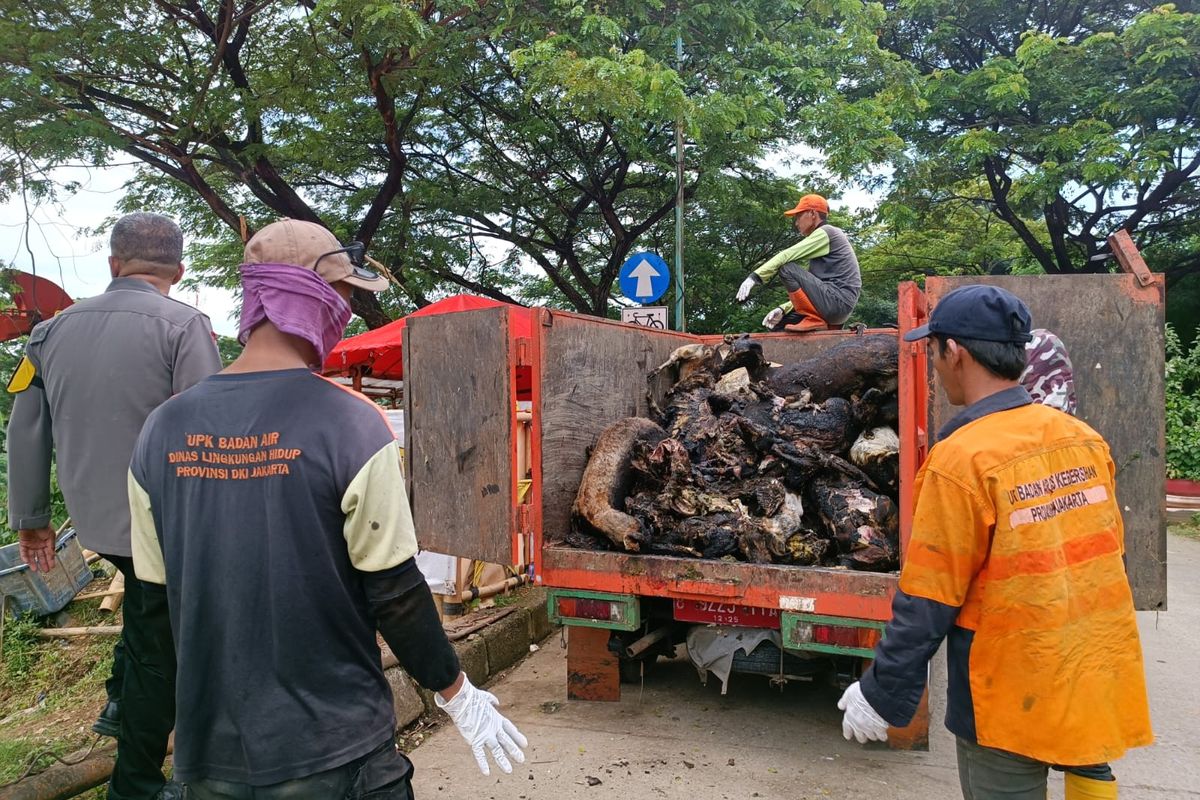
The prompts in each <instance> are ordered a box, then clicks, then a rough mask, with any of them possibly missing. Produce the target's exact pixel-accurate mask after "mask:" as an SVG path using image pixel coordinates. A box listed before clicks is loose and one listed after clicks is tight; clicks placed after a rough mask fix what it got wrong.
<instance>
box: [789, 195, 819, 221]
mask: <svg viewBox="0 0 1200 800" xmlns="http://www.w3.org/2000/svg"><path fill="white" fill-rule="evenodd" d="M805 211H816V212H818V213H821V214H828V213H829V203H828V202H827V201H826V200H825V198H824V197H821V195H819V194H806V195H804V197H801V198H800V202H799V203H796V207H795V208H793V209H792V210H790V211H785V212H783V213H784V216H788V217H794V216H795V215H797V214H802V213H804V212H805Z"/></svg>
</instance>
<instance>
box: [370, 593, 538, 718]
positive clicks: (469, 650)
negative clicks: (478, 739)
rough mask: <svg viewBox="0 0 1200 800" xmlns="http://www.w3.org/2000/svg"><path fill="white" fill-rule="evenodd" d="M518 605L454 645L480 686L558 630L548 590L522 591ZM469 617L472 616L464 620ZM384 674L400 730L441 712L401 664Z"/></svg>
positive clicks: (466, 667) (515, 604) (471, 675)
mask: <svg viewBox="0 0 1200 800" xmlns="http://www.w3.org/2000/svg"><path fill="white" fill-rule="evenodd" d="M514 606H515V607H516V610H515V611H513V612H510V613H509V614H507V615H506V616H504V617H503V618H501V619H498V620H496V621H495V622H494V623H491V624H489V625H487V626H486V627H485V628H482V629H481V630H479V631H476V632H474V633H471V634H469V635H468V636H467V637H466V638H464V639H461V640H459V641H457V642H454V643H453V644H454V649H455V651H456V652H457V653H458V660H459V661H460V662H461V664H462V668H463V672H465V673H467V677H468V678H470V679H471V683H473V684H475V685H476V686H483V685H484V684H486V683H487V682H488V681H489V680H491V679H492V678H493V677H495V676H496V675H498V674H499V673H501V672H503V671H504V670H506V669H508V668H509V667H511V666H513V665H514V664H516V663H518V662H519V661H521V659H523V658H525V657H526V656H527V655H529V645H531V644H536V643H538V642H540V641H542V640H543V639H545V638H546V637H547V636H549V635H550V634H551V633H553V632H554V630H555V628H554V626H552V625H551V624H550V619H549V617H548V616H547V614H546V590H545V589H539V588H536V587H525V588H522V589H519V590H518V592H517V594H516V599H515V602H514ZM469 618H470V616H469V615H468V616H467V617H464V618H463V619H469ZM390 655H391V654H390V653H388V652H386V650H385V653H384V657H385V663H387V661H392V660H393V659H392V658H388V656H390ZM384 675H385V676H386V677H387V680H388V684H390V685H391V687H392V695H393V697H394V705H395V710H396V729H397V730H400V729H401V728H405V727H407V726H409V725H411V724H412V723H413V722H415V721H416V720H417V719H419V718H420V717H421V716H422V715H424V714H432V713H435V712H437V713H441V712H440V711H439V709H438V707H437V705H435V704H434V702H433V692H431V691H429V690H428V689H425V688H424V687H421V686H419V685H417V683H416V682H415V681H414V680H413V679H412V678H410V677H409V676H408V674H407V673H406V672H405V671H404V670H403V669H402V668H401V667H400V666H399V665H393V666H390V667H388V668H387V669H385V670H384Z"/></svg>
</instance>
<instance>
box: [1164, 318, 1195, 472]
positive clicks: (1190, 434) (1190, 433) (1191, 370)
mask: <svg viewBox="0 0 1200 800" xmlns="http://www.w3.org/2000/svg"><path fill="white" fill-rule="evenodd" d="M1166 341H1167V378H1166V398H1167V477H1169V478H1183V479H1185V480H1191V481H1200V338H1198V339H1196V340H1195V341H1193V342H1192V345H1191V347H1190V348H1185V347H1183V346H1182V345H1181V344H1180V341H1179V336H1178V335H1177V334H1176V333H1175V330H1174V329H1173V328H1172V327H1171V326H1169V325H1168V326H1167V337H1166Z"/></svg>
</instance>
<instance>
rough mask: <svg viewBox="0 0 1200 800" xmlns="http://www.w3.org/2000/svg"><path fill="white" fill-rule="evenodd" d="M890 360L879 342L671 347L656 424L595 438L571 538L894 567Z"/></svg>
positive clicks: (620, 427) (682, 552) (895, 479)
mask: <svg viewBox="0 0 1200 800" xmlns="http://www.w3.org/2000/svg"><path fill="white" fill-rule="evenodd" d="M897 364H898V359H897V340H896V338H895V337H894V336H889V335H886V334H879V335H856V336H852V337H847V338H846V339H844V340H842V341H841V342H840V343H838V344H836V345H834V346H832V347H829V348H826V349H825V350H823V351H821V352H820V353H819V354H817V355H815V356H813V357H812V358H809V359H807V360H804V361H799V362H796V363H792V364H786V365H778V364H770V363H768V362H767V361H766V360H765V359H764V358H763V352H762V346H761V344H760V343H759V342H756V341H754V340H753V339H751V338H750V337H749V336H742V337H739V338H736V339H735V338H731V337H727V338H726V340H725V342H724V343H723V344H721V345H717V346H709V345H701V344H694V345H686V346H684V347H681V348H679V349H678V350H676V351H675V352H674V353H673V354H672V355H671V358H670V360H669V361H667V362H666V363H665V364H663V365H662V366H660V367H659V368H658V369H657V370H655V371H654V372H653V373H652V374H651V375H650V376H649V382H650V386H651V391H650V397H651V402H650V409H651V416H652V417H653V419H646V418H643V417H627V418H625V419H622V420H619V421H617V422H615V423H613V424H611V425H609V426H608V427H607V428H605V429H604V430H603V432H602V433H601V434H600V437H599V439H598V440H597V442H596V445H595V447H594V448H593V450H592V453H591V456H590V458H589V460H588V463H587V467H586V468H585V470H584V473H583V479H582V481H581V484H580V487H579V493H578V495H577V497H576V499H575V505H574V508H573V513H572V526H571V532H570V534H569V535H568V537H567V543H568V544H570V545H572V546H575V547H583V548H588V549H608V550H612V549H615V550H622V551H626V552H631V553H647V554H655V555H673V556H687V557H692V558H711V559H734V560H739V561H750V562H755V563H775V564H794V565H821V566H842V567H849V568H851V569H859V570H871V571H887V570H892V569H895V568H896V567H897V565H898V561H899V541H898V531H899V513H898V497H897V495H898V488H899V487H898V484H899V445H900V443H899V438H898V436H897V434H896V431H897V402H896V397H897V395H896V389H897ZM664 386H665V387H667V388H666V389H665V391H664V389H663V387H664ZM656 387H657V388H656Z"/></svg>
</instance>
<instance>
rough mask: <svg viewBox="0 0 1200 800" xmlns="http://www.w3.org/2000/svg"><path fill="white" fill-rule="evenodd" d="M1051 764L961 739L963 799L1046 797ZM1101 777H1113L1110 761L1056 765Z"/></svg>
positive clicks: (1038, 799) (1034, 799)
mask: <svg viewBox="0 0 1200 800" xmlns="http://www.w3.org/2000/svg"><path fill="white" fill-rule="evenodd" d="M1050 769H1051V765H1050V764H1046V763H1043V762H1041V761H1035V760H1033V759H1032V758H1026V757H1025V756H1019V755H1017V754H1016V753H1006V752H1005V751H1003V750H994V749H992V748H990V747H982V746H980V745H977V744H975V743H974V742H969V741H967V740H966V739H963V738H961V737H960V738H959V739H958V781H959V784H960V785H961V786H962V794H963V800H1046V777H1047V776H1048V775H1049V772H1050ZM1054 769H1058V770H1064V771H1066V772H1073V773H1075V774H1076V775H1082V776H1083V777H1085V778H1091V779H1092V780H1097V781H1111V780H1115V779H1114V778H1113V774H1112V770H1111V769H1109V767H1108V765H1107V764H1098V765H1096V766H1092V767H1054Z"/></svg>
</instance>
